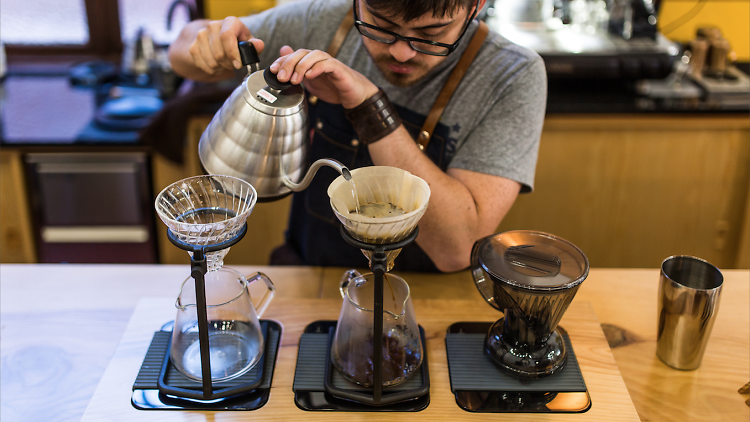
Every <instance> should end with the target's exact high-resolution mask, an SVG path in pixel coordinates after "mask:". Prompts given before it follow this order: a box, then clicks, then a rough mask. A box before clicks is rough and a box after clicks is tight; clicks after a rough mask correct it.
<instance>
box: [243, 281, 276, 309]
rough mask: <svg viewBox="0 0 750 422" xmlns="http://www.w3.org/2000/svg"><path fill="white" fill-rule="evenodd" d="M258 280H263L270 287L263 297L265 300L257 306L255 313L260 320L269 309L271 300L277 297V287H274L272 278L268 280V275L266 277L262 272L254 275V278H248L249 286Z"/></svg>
mask: <svg viewBox="0 0 750 422" xmlns="http://www.w3.org/2000/svg"><path fill="white" fill-rule="evenodd" d="M256 280H263V282H265V283H266V287H268V291H266V294H265V295H263V298H262V299H261V300H260V302H258V306H255V305H253V306H255V313H256V314H257V315H258V318H260V317H261V316H263V312H265V311H266V308H268V305H269V304H270V303H271V299H273V297H274V296H275V295H276V287H275V286H274V285H273V282H272V281H271V279H270V278H268V276H267V275H265V274H264V273H262V272H257V273H255V274H253V276H252V277H249V278H247V284H250V283H252V282H254V281H256Z"/></svg>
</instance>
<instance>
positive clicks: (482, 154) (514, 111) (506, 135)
mask: <svg viewBox="0 0 750 422" xmlns="http://www.w3.org/2000/svg"><path fill="white" fill-rule="evenodd" d="M546 103H547V73H546V71H545V68H544V62H543V61H542V59H541V58H540V57H539V56H536V55H535V56H534V57H533V59H531V60H529V61H528V63H527V65H526V66H525V69H522V70H521V71H520V72H519V73H518V76H517V77H516V78H515V79H514V80H513V82H512V83H511V84H510V85H509V86H507V87H506V88H505V90H504V92H503V93H502V94H501V95H500V96H499V97H498V99H497V101H495V102H494V103H493V104H492V105H491V108H490V110H489V111H488V113H487V114H486V115H485V116H484V118H483V119H482V120H481V121H480V122H479V124H478V125H477V126H476V127H475V128H474V130H472V132H471V133H470V134H469V135H468V137H467V139H466V141H465V142H464V143H463V144H462V145H461V146H460V147H459V149H458V150H457V151H456V155H455V156H454V158H453V160H452V161H451V163H450V165H449V167H452V168H460V169H465V170H471V171H476V172H480V173H486V174H492V175H495V176H502V177H505V178H508V179H511V180H515V181H517V182H519V183H521V193H527V192H531V191H532V190H533V188H534V172H535V170H536V161H537V156H538V152H539V138H540V136H541V133H542V126H543V124H544V113H545V108H546Z"/></svg>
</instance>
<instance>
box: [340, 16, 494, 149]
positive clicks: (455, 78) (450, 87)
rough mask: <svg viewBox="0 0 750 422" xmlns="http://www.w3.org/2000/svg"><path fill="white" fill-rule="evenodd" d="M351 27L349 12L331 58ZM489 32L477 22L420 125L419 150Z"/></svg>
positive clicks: (430, 134) (428, 140) (427, 142)
mask: <svg viewBox="0 0 750 422" xmlns="http://www.w3.org/2000/svg"><path fill="white" fill-rule="evenodd" d="M353 25H354V13H353V12H352V10H350V11H349V13H347V14H346V16H345V17H344V20H343V21H341V25H339V29H338V30H336V34H335V35H334V36H333V40H331V44H330V45H329V46H328V49H327V50H326V52H327V53H328V54H330V55H331V57H336V55H337V54H338V52H339V50H340V49H341V45H342V44H343V43H344V40H345V39H346V35H347V34H348V33H349V30H350V29H351V28H352V26H353ZM489 31H490V29H489V27H488V26H487V24H486V23H484V22H482V21H479V28H478V29H477V32H475V33H474V36H473V37H472V38H471V43H469V46H468V47H466V51H464V53H463V55H461V59H459V61H458V63H457V64H456V67H455V68H454V69H453V72H451V75H450V76H449V77H448V80H447V81H445V85H443V89H442V90H441V91H440V94H439V95H438V97H437V99H436V100H435V104H433V105H432V109H431V110H430V112H429V113H428V114H427V119H425V121H424V124H423V125H422V130H421V131H420V133H419V138H418V139H417V145H418V146H419V149H420V150H422V151H424V150H425V149H426V148H427V144H429V143H430V139H431V138H432V132H433V131H434V130H435V126H437V124H438V122H439V121H440V117H441V116H442V115H443V111H445V107H446V106H447V105H448V102H449V101H450V99H451V97H452V96H453V92H455V91H456V88H457V87H458V84H459V83H461V79H463V77H464V75H465V74H466V71H467V70H469V66H471V62H473V61H474V57H476V55H477V53H478V52H479V48H480V47H481V46H482V44H483V43H484V39H485V38H487V34H488V33H489Z"/></svg>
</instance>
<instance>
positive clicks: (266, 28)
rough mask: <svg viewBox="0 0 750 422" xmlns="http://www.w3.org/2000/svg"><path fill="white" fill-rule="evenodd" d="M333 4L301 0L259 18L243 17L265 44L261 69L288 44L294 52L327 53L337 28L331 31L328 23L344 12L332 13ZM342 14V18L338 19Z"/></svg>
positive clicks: (254, 33) (252, 31) (263, 13)
mask: <svg viewBox="0 0 750 422" xmlns="http://www.w3.org/2000/svg"><path fill="white" fill-rule="evenodd" d="M327 2H328V4H326V3H327ZM330 3H331V0H298V1H293V2H289V3H284V4H281V5H279V6H277V7H274V8H272V9H268V10H265V11H263V12H261V13H258V14H257V15H251V16H245V17H241V18H240V21H242V23H244V24H245V26H247V27H248V29H250V32H251V33H252V34H253V37H255V38H258V39H261V40H263V42H264V43H265V48H264V50H263V53H261V55H260V61H261V63H260V67H261V69H262V68H265V67H268V66H270V65H271V63H273V61H274V60H276V59H277V58H278V57H279V50H280V49H281V47H283V46H285V45H288V46H290V47H292V48H293V49H294V50H297V49H300V48H307V49H311V50H315V49H317V50H325V48H326V46H327V42H330V39H331V38H332V37H333V32H334V31H335V30H336V28H337V27H338V26H337V25H334V26H333V29H332V30H331V26H332V25H331V23H330V22H329V21H330V20H331V19H339V21H340V20H341V19H342V17H343V12H344V10H345V9H342V10H341V12H342V13H335V12H337V11H338V10H335V12H334V13H331V10H330V9H331V4H330ZM336 3H339V1H336ZM339 9H340V8H339ZM339 14H341V16H338V15H339ZM332 15H336V16H332ZM329 32H330V35H329V34H328V33H329ZM326 40H327V41H326Z"/></svg>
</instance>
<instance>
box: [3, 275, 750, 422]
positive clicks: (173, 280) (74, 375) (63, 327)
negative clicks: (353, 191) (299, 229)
mask: <svg viewBox="0 0 750 422" xmlns="http://www.w3.org/2000/svg"><path fill="white" fill-rule="evenodd" d="M235 268H237V269H238V270H239V271H240V272H242V273H243V274H249V273H252V272H255V271H259V270H260V271H263V272H266V273H267V274H268V275H269V276H270V277H271V279H272V280H273V281H274V283H275V284H276V286H277V292H278V293H277V299H275V300H274V303H272V304H271V306H270V307H269V313H268V315H267V316H268V317H272V318H274V319H277V320H280V321H284V320H285V319H286V318H287V316H288V317H289V318H290V319H291V320H299V322H284V330H285V331H284V338H283V342H284V350H283V353H282V355H281V356H283V357H284V359H286V360H285V362H287V363H286V364H287V365H292V366H293V365H294V358H293V357H292V356H296V355H295V354H296V344H297V341H298V338H299V336H298V335H297V336H296V337H295V336H294V335H292V333H299V332H301V330H302V329H303V328H304V326H305V325H306V324H307V323H309V322H311V321H314V320H317V319H326V318H331V319H335V318H337V317H338V312H339V309H340V308H339V307H340V306H341V299H340V296H339V293H338V282H339V279H340V278H341V275H342V274H343V272H344V270H345V269H344V268H325V269H324V268H309V267H235ZM188 271H189V269H188V267H187V266H186V265H175V266H168V265H9V264H3V265H0V320H1V322H2V324H1V328H2V331H1V333H0V339H1V342H0V354H1V355H2V369H0V379H1V380H2V383H1V384H0V387H1V391H0V420H2V421H21V422H26V421H34V422H36V421H45V422H46V421H51V420H54V421H64V422H67V421H79V420H81V417H82V415H83V414H84V410H85V409H86V406H87V405H88V404H89V403H90V402H91V403H92V404H94V402H93V401H92V396H93V395H94V391H95V390H96V389H97V385H98V384H99V383H100V380H101V382H102V383H103V385H104V382H105V379H103V378H102V375H103V374H104V373H105V369H107V368H108V366H110V365H109V364H110V360H111V359H112V358H113V355H114V353H115V350H116V349H117V348H118V343H120V341H121V340H123V341H125V340H126V336H125V337H124V336H123V333H124V332H126V327H127V326H128V321H129V320H130V318H131V316H134V315H135V314H134V310H135V307H136V305H137V304H138V301H139V300H140V299H141V298H143V297H150V296H158V297H162V298H163V299H160V300H161V301H162V303H165V304H166V305H159V306H160V307H161V308H159V309H160V312H163V314H160V315H155V316H154V317H153V321H145V322H143V325H144V326H147V327H145V328H147V330H146V331H148V330H150V331H151V333H153V331H154V330H156V329H158V328H159V327H160V326H161V324H162V323H163V322H164V321H165V320H169V319H172V318H174V315H173V309H174V308H173V305H174V303H173V302H174V298H175V297H176V295H177V292H178V291H179V287H180V284H181V283H182V281H183V280H184V279H185V278H186V277H187V275H188ZM722 272H723V274H724V277H725V283H724V290H723V293H722V298H721V305H720V309H719V312H718V316H717V320H716V324H715V325H714V328H713V332H712V335H711V339H710V341H709V343H708V347H707V349H706V354H705V356H704V359H703V363H702V365H701V367H700V368H698V369H697V370H695V371H677V370H674V369H671V368H668V367H667V366H666V365H664V364H663V363H662V362H661V361H659V360H658V358H657V357H656V355H655V350H656V343H655V342H656V289H657V286H658V277H659V271H658V270H657V269H598V268H594V269H592V270H591V272H590V274H589V277H588V279H587V280H586V281H585V282H584V283H583V284H582V286H581V289H580V290H579V292H578V294H577V296H576V298H575V300H574V301H573V305H571V310H570V311H569V313H568V314H566V316H565V318H566V319H565V320H564V321H563V326H564V327H565V328H567V329H568V330H569V331H570V330H572V329H573V328H575V327H576V325H581V327H579V328H578V330H582V331H587V330H590V331H591V332H593V331H595V330H593V326H592V325H590V324H589V323H586V324H572V325H571V322H569V321H570V320H572V319H573V317H575V316H576V315H577V312H580V311H581V310H583V309H584V308H586V305H585V302H588V303H590V306H591V307H592V308H593V310H594V312H595V314H596V317H597V319H598V321H599V322H600V323H602V324H604V325H605V327H607V328H608V331H614V332H615V333H616V334H619V335H620V337H618V338H617V339H619V340H618V341H619V344H618V345H617V346H616V347H613V348H612V349H611V353H612V354H613V355H614V359H615V361H616V363H617V366H618V367H619V370H620V373H621V375H622V379H623V380H624V383H625V384H624V385H625V386H626V387H627V393H626V394H628V395H629V396H630V398H631V399H632V401H633V403H634V405H635V409H636V410H637V412H638V416H639V417H640V418H641V420H644V421H747V420H750V407H748V406H747V405H746V404H745V400H747V399H748V397H749V396H748V394H744V395H743V394H739V393H738V392H737V390H738V389H739V388H740V387H741V386H743V385H744V384H745V383H747V382H748V381H750V362H749V360H750V359H748V355H749V353H750V352H749V351H750V272H748V271H746V270H723V271H722ZM400 275H401V276H402V277H403V278H404V279H405V280H406V281H407V282H408V283H409V284H410V287H411V291H412V295H413V297H414V298H415V300H416V303H415V304H416V305H417V310H416V312H417V318H418V320H419V322H420V323H421V324H423V325H425V324H427V325H425V327H426V328H427V327H432V328H429V329H428V332H429V334H428V335H429V336H430V340H429V341H428V343H429V347H430V349H428V352H429V353H430V359H438V356H444V353H445V352H444V348H443V347H442V343H441V340H437V342H436V341H435V339H436V338H437V337H436V336H437V335H440V336H442V333H443V332H444V331H440V330H438V331H435V328H434V327H435V325H433V324H434V322H432V320H433V317H431V316H430V312H433V311H431V310H430V309H431V307H432V308H435V309H439V310H440V312H441V313H443V314H445V316H444V318H445V322H444V324H446V326H447V324H448V323H449V322H450V323H452V322H457V321H461V320H464V321H466V320H486V321H491V320H494V319H496V317H499V314H498V313H497V312H496V311H494V310H493V309H492V308H491V307H490V306H489V305H487V304H484V303H483V302H482V299H481V298H480V296H479V293H478V292H477V291H476V287H475V286H474V283H473V281H472V280H471V275H470V274H469V273H468V272H466V271H464V272H458V273H453V274H419V273H402V274H400ZM295 298H299V299H305V300H303V301H301V302H297V301H295V300H294V299H295ZM314 298H327V299H329V300H330V301H324V302H325V303H326V304H327V303H330V305H326V306H325V310H324V311H314V310H312V309H309V308H308V307H307V306H308V305H305V306H300V304H303V303H306V300H310V299H314ZM446 299H447V300H455V301H456V302H457V303H459V304H461V303H463V304H467V305H470V307H468V308H467V307H461V306H459V307H456V308H455V309H454V307H451V306H449V305H445V306H444V305H443V304H444V303H445V300H446ZM441 301H443V302H441ZM313 302H314V303H317V302H315V301H313ZM430 304H432V305H430ZM460 309H463V310H460ZM574 309H578V311H575V312H574ZM151 312H154V311H153V310H152V311H151ZM136 314H137V313H136ZM131 323H132V322H131ZM587 327H588V328H587ZM597 328H598V325H597ZM599 330H600V329H599ZM599 332H601V330H600V331H599ZM150 335H151V334H147V336H149V339H150ZM438 344H439V345H441V347H438V348H437V350H435V347H436V346H435V345H438ZM146 346H147V343H144V344H140V343H138V342H137V341H135V343H134V344H133V347H135V348H136V349H137V348H138V347H141V348H143V347H146ZM574 347H576V351H577V352H578V347H579V346H578V342H576V340H575V339H574ZM607 350H610V349H609V348H607ZM131 353H135V352H133V351H131ZM138 353H145V349H143V350H141V349H138ZM608 353H610V352H608ZM136 358H137V359H136ZM136 358H134V359H135V360H138V359H142V354H141V355H140V356H137V357H136ZM135 365H136V369H135V371H137V366H139V365H140V361H138V363H137V364H135ZM431 369H433V367H431ZM107 370H112V369H111V368H110V369H107ZM292 371H293V368H292ZM129 376H130V378H129V379H127V380H126V381H125V382H124V383H125V385H124V388H125V389H127V390H128V395H127V397H128V398H126V399H125V400H124V401H123V399H122V398H119V397H118V398H116V399H113V400H112V402H111V403H109V404H110V405H111V404H112V403H118V402H119V404H118V406H120V405H123V404H126V405H127V406H125V407H128V412H130V411H131V410H130V408H129V406H130V404H129V389H130V386H131V385H132V380H133V377H135V372H133V373H132V374H130V375H129ZM440 376H441V375H439V373H436V374H435V375H434V378H435V379H438V378H439V377H440ZM584 376H585V377H586V381H587V383H588V382H589V377H588V375H587V373H586V372H584ZM291 382H292V375H289V374H287V375H282V372H278V373H277V374H276V376H275V378H274V392H273V394H272V396H271V402H270V403H269V404H268V405H267V406H270V405H272V404H274V403H276V402H277V400H279V395H281V396H282V397H291V394H292V393H291ZM282 383H284V384H282ZM282 385H287V386H288V389H287V390H288V391H286V392H284V391H282V389H281V388H280V387H281V386H282ZM284 388H286V387H284ZM277 390H278V391H277ZM446 391H449V390H445V391H443V389H442V388H441V389H440V391H438V390H435V388H434V387H433V399H432V403H431V405H430V408H431V407H433V406H435V405H436V400H438V399H437V398H436V397H442V396H440V395H441V394H442V395H445V394H449V393H446ZM592 394H593V393H592ZM39 397H43V398H44V399H43V400H39V399H38V398H39ZM592 399H593V407H592V411H594V410H597V406H598V405H599V403H600V401H601V400H598V399H596V398H593V397H592ZM449 403H450V405H451V406H454V407H455V404H454V403H455V402H454V401H453V400H452V397H451V401H450V402H449ZM440 408H441V409H442V407H440ZM95 409H96V407H92V408H91V409H90V411H94V410H95ZM428 409H429V408H428ZM455 409H458V408H457V407H455ZM146 413H149V412H139V413H138V415H139V416H142V415H144V414H146ZM154 413H159V414H160V415H161V416H159V415H156V416H152V415H153V414H154ZM165 413H170V412H151V413H150V414H149V415H148V417H151V418H166V417H167V416H169V415H164V414H165ZM308 414H309V413H308V412H302V411H299V412H298V415H300V417H302V416H307V415H308ZM93 415H94V414H90V415H87V418H86V420H117V419H106V418H105V419H101V418H99V419H97V418H95V417H94V416H93ZM256 415H257V412H246V413H245V416H244V417H245V419H247V420H254V419H255V418H256V417H257V416H256ZM347 415H349V417H350V418H355V417H358V416H357V415H352V414H347ZM460 415H461V418H464V417H467V418H470V417H472V415H471V414H469V413H466V412H463V413H460ZM403 416H404V415H403V414H401V415H398V416H395V417H394V418H397V419H398V418H402V417H403ZM407 416H408V415H407ZM436 416H440V415H436ZM558 416H560V417H562V416H563V415H558ZM579 416H581V415H566V418H567V419H571V420H574V419H578V418H579ZM616 416H617V415H615V417H616ZM142 417H146V416H142ZM191 417H192V418H193V419H194V420H206V419H207V417H206V416H205V415H203V416H201V415H198V416H191ZM212 417H213V418H214V420H221V418H224V417H226V416H222V415H219V414H214V415H213V416H212ZM295 417H297V414H295ZM360 417H362V418H365V416H364V415H360ZM504 417H505V415H496V419H502V418H504ZM538 417H541V416H538ZM461 418H459V419H458V420H463V419H461ZM193 419H189V420H193ZM157 420H159V419H157ZM209 420H210V419H209ZM531 420H534V419H531ZM600 420H610V418H609V416H608V415H605V416H602V418H601V419H600Z"/></svg>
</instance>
